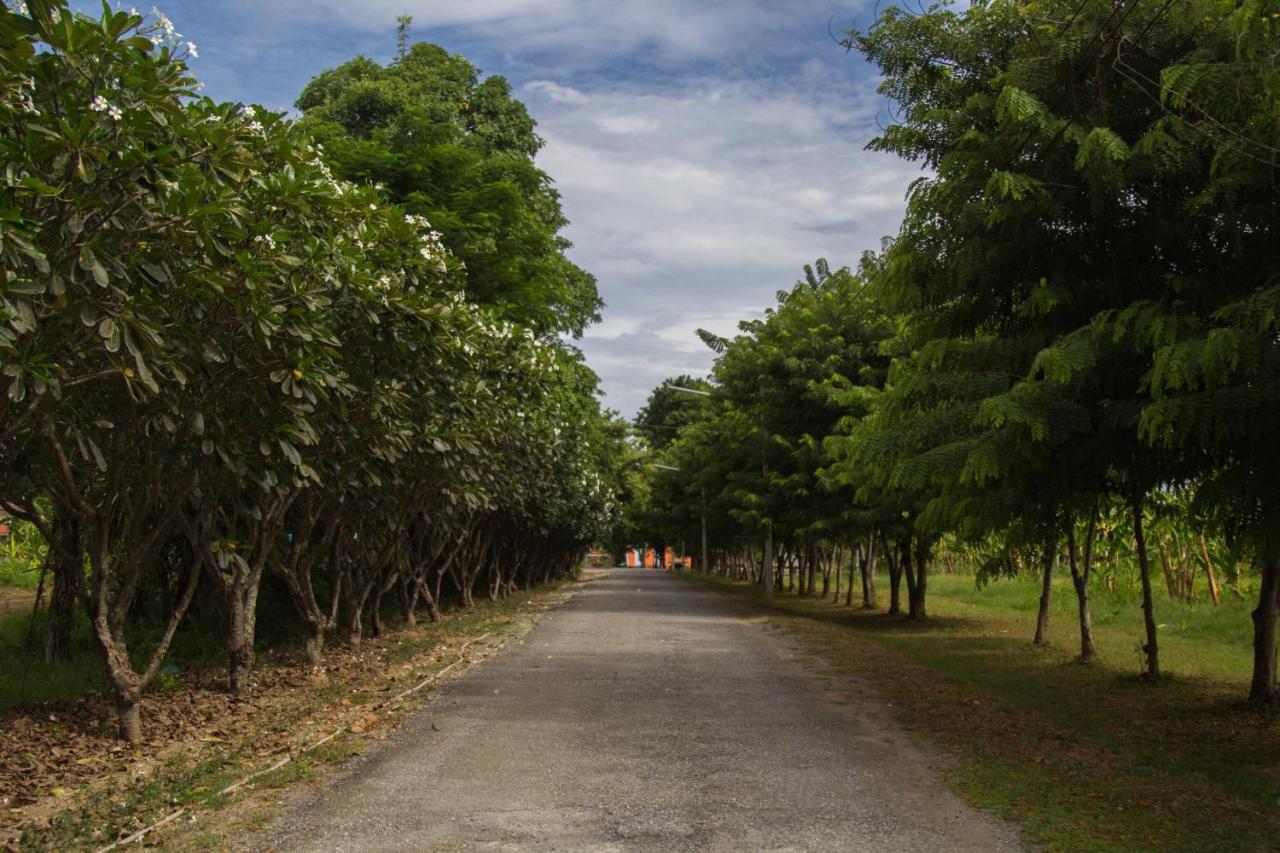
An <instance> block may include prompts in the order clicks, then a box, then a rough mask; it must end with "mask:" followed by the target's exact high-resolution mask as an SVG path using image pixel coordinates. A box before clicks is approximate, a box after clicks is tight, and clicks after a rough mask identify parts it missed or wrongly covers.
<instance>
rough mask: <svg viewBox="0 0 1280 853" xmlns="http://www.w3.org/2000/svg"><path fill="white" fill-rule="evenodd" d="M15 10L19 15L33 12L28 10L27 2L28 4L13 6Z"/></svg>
mask: <svg viewBox="0 0 1280 853" xmlns="http://www.w3.org/2000/svg"><path fill="white" fill-rule="evenodd" d="M13 11H14V12H15V13H16V14H19V15H29V14H31V13H30V12H28V11H27V4H26V3H19V4H18V5H16V6H14V7H13Z"/></svg>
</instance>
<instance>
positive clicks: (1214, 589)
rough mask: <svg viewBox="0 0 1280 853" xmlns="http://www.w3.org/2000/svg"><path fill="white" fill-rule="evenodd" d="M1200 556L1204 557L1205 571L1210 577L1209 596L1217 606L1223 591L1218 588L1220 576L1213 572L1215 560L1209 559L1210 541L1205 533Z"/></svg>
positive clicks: (1201, 539) (1201, 541)
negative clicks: (1207, 540) (1206, 538)
mask: <svg viewBox="0 0 1280 853" xmlns="http://www.w3.org/2000/svg"><path fill="white" fill-rule="evenodd" d="M1200 556H1201V557H1202V558H1203V559H1204V573H1205V575H1206V576H1207V577H1208V578H1209V596H1210V597H1211V598H1212V599H1213V603H1214V605H1215V606H1216V605H1217V604H1218V602H1219V601H1220V600H1221V598H1222V592H1221V590H1220V589H1219V588H1218V578H1217V576H1216V575H1215V574H1214V573H1213V560H1210V559H1209V543H1208V542H1206V541H1205V539H1204V534H1203V533H1202V534H1200Z"/></svg>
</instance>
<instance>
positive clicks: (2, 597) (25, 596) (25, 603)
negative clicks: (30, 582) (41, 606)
mask: <svg viewBox="0 0 1280 853" xmlns="http://www.w3.org/2000/svg"><path fill="white" fill-rule="evenodd" d="M35 601H36V594H35V593H34V592H32V591H31V590H29V589H21V588H19V587H16V586H0V616H4V615H5V614H7V613H18V612H19V611H23V610H30V609H31V605H32V604H35Z"/></svg>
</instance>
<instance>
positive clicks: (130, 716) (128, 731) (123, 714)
mask: <svg viewBox="0 0 1280 853" xmlns="http://www.w3.org/2000/svg"><path fill="white" fill-rule="evenodd" d="M116 718H117V719H118V720H119V722H120V739H121V740H122V741H124V742H125V743H137V742H138V741H140V740H142V701H141V700H140V699H139V698H138V696H137V695H136V694H133V695H131V696H130V697H129V698H124V697H118V698H117V699H116Z"/></svg>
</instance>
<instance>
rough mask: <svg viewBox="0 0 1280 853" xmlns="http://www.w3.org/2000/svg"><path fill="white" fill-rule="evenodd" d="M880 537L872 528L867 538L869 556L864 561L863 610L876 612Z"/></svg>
mask: <svg viewBox="0 0 1280 853" xmlns="http://www.w3.org/2000/svg"><path fill="white" fill-rule="evenodd" d="M879 549H880V536H879V534H878V532H877V531H876V529H875V528H874V527H873V528H871V534H870V535H869V536H868V537H867V556H866V559H864V560H863V561H862V564H861V566H860V569H861V571H862V609H863V610H875V607H876V558H877V557H878V556H879Z"/></svg>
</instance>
